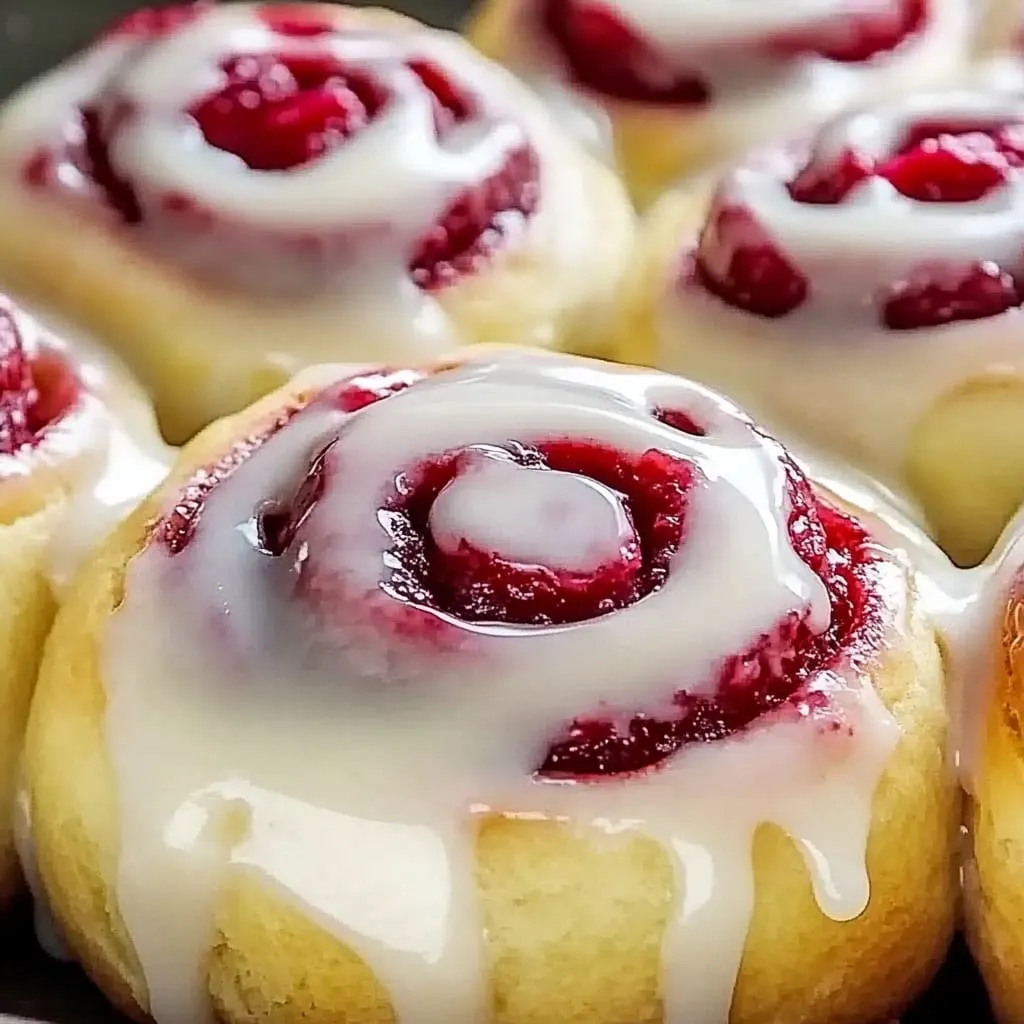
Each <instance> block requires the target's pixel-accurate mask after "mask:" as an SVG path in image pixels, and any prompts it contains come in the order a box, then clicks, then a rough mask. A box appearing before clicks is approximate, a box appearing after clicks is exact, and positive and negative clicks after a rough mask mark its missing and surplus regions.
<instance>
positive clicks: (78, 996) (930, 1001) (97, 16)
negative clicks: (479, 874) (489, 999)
mask: <svg viewBox="0 0 1024 1024" xmlns="http://www.w3.org/2000/svg"><path fill="white" fill-rule="evenodd" d="M353 2H356V3H358V0H353ZM385 2H386V0H381V3H382V4H383V3H385ZM676 2H684V0H676ZM769 2H784V0H769ZM139 6H155V7H159V6H165V4H162V3H153V4H144V2H142V0H0V97H2V96H4V95H6V94H7V93H8V92H10V91H11V90H12V89H14V88H16V87H17V86H18V85H20V84H21V83H22V82H24V81H26V80H27V79H29V78H31V77H32V76H34V75H37V74H39V73H40V72H43V71H45V70H47V68H49V67H51V66H52V65H53V64H55V63H57V62H58V61H59V60H61V59H62V58H64V57H66V56H67V55H69V54H70V53H72V52H73V51H74V50H75V49H76V48H77V47H79V46H81V45H82V44H83V43H85V42H86V41H87V40H88V39H89V38H90V37H91V36H92V35H93V34H94V33H95V32H96V31H98V30H99V29H100V28H102V27H103V26H104V24H105V23H106V22H107V21H109V20H111V19H112V18H115V17H117V16H118V15H121V14H126V13H128V12H129V11H131V10H134V9H135V8H137V7H139ZM387 6H390V7H393V8H396V9H398V10H401V11H404V12H406V13H408V14H412V15H414V16H416V17H419V18H420V19H422V20H425V21H429V22H430V23H431V24H434V25H438V26H442V27H454V26H455V25H456V24H457V23H458V21H459V20H460V18H461V17H462V16H463V14H464V13H465V11H466V10H467V7H468V0H420V2H419V3H417V2H416V0H391V2H390V3H388V4H387ZM30 917H31V915H30V914H29V912H28V910H27V908H22V909H21V910H19V912H18V913H17V914H15V919H14V921H12V922H9V923H8V924H7V925H6V926H5V928H4V929H2V930H0V1013H11V1014H20V1015H23V1016H25V1017H33V1018H38V1019H40V1020H46V1021H53V1022H57V1024H119V1022H120V1018H118V1017H116V1016H115V1015H114V1014H113V1013H112V1012H111V1011H110V1010H108V1009H106V1007H105V1005H104V1003H103V1000H102V999H101V998H100V997H99V996H98V995H97V994H96V993H95V992H94V991H93V990H92V989H91V988H90V987H89V986H88V985H87V984H86V983H85V982H84V980H83V979H82V978H81V976H80V975H79V973H78V971H77V970H76V969H74V968H70V967H65V966H57V965H55V964H53V963H52V962H50V961H48V960H47V959H46V958H45V957H44V956H42V954H40V953H39V951H38V950H37V948H36V946H35V942H34V940H33V938H32V928H31V920H30ZM968 1007H970V1008H971V1009H968ZM965 1014H966V1015H965ZM988 1020H989V1015H988V1010H987V1004H986V1001H985V997H984V993H983V991H982V989H981V987H980V985H979V983H978V980H977V977H976V974H975V972H974V970H973V968H972V967H971V965H970V962H969V960H968V958H967V956H966V954H965V953H964V952H963V950H962V948H960V947H959V946H958V947H957V949H956V950H954V953H953V955H952V957H951V959H950V965H949V967H948V968H947V970H946V971H945V972H944V973H943V975H942V977H941V978H940V979H939V981H938V982H937V984H936V986H935V988H934V990H933V991H932V992H931V993H930V994H929V996H928V998H927V999H926V1000H925V1001H924V1002H923V1003H922V1005H921V1006H920V1007H919V1008H918V1009H917V1010H916V1011H915V1012H914V1013H913V1014H911V1015H908V1016H907V1017H905V1018H904V1022H903V1024H933V1022H934V1024H947V1022H948V1024H987V1022H988ZM439 1024H441V1022H439ZM778 1024H788V1022H786V1021H779V1022H778Z"/></svg>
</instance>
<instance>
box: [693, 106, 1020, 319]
mask: <svg viewBox="0 0 1024 1024" xmlns="http://www.w3.org/2000/svg"><path fill="white" fill-rule="evenodd" d="M1022 166H1024V125H1021V124H1018V123H1011V124H1004V125H997V126H994V127H993V126H979V125H971V124H955V123H949V122H946V123H943V122H939V121H933V122H930V123H919V124H917V125H915V126H914V128H913V129H912V130H911V131H910V132H908V133H907V135H906V137H905V138H904V139H903V141H902V144H901V145H900V147H899V148H898V149H897V150H896V151H895V152H894V153H892V154H890V155H888V156H887V157H885V158H884V159H881V160H873V159H871V158H870V157H868V156H866V155H864V154H863V153H859V152H856V151H854V150H847V151H845V152H843V153H842V154H841V155H840V156H839V157H838V159H836V160H832V161H829V162H827V163H826V162H823V161H821V160H818V159H816V158H813V157H812V159H811V160H810V161H809V162H808V163H807V164H806V165H805V166H804V167H803V168H802V170H801V171H800V172H799V173H798V174H797V175H796V177H795V178H794V179H793V181H791V182H790V183H789V185H788V188H789V193H790V196H791V197H792V199H793V201H794V202H797V203H804V204H808V205H815V206H834V205H839V204H841V203H843V202H845V201H846V200H847V199H848V198H849V196H850V195H851V193H852V192H853V191H854V190H855V189H856V188H857V187H858V186H859V185H861V184H862V183H863V182H864V181H866V180H867V179H869V178H872V177H874V178H882V179H884V180H886V181H888V182H890V183H891V184H892V185H893V186H894V187H895V188H896V189H897V190H898V191H899V192H900V193H901V194H902V195H904V196H906V197H907V198H908V199H912V200H914V201H915V202H919V203H947V204H951V203H972V202H976V201H979V200H982V199H984V198H985V197H987V196H989V195H990V194H991V193H992V192H993V191H995V190H996V189H998V188H1000V187H1002V186H1004V185H1005V184H1006V183H1007V182H1008V181H1010V180H1011V178H1015V177H1016V176H1017V175H1018V174H1019V173H1020V168H1021V167H1022ZM968 215H969V214H968ZM1022 256H1024V254H1022ZM1022 271H1024V263H1019V264H1014V265H1013V266H1008V267H1007V266H1000V265H999V264H997V263H995V262H992V261H981V262H978V263H973V264H969V265H966V266H963V265H961V266H941V265H940V264H938V263H937V262H935V261H932V262H930V263H929V265H928V266H927V267H922V268H920V269H919V270H917V271H915V272H914V273H912V274H910V275H909V277H908V278H907V279H906V280H901V281H895V282H893V284H892V285H891V286H890V288H889V290H888V292H887V293H886V294H883V295H882V296H880V297H877V298H876V301H877V302H878V305H879V318H880V320H881V322H882V323H883V324H884V325H885V326H886V327H888V328H889V329H891V330H915V329H918V328H922V327H936V326H941V325H943V324H948V323H955V322H958V321H964V320H979V319H984V318H986V317H990V316H996V315H998V314H1000V313H1004V312H1006V311H1007V310H1009V309H1013V308H1015V307H1017V306H1019V305H1020V304H1021V302H1022V300H1024V292H1022V291H1021V285H1020V283H1019V282H1020V275H1021V273H1022ZM692 276H694V277H695V278H696V280H697V281H698V282H699V283H700V284H701V285H703V287H704V288H706V289H707V290H708V291H710V292H711V293H712V294H714V295H716V296H717V297H718V298H720V299H722V301H724V302H726V303H728V304H729V305H731V306H734V307H736V308H738V309H742V310H745V311H747V312H749V313H754V314H756V315H758V316H763V317H781V316H785V315H787V314H789V313H791V312H793V311H794V310H796V309H798V308H800V307H801V306H803V305H804V303H805V302H807V300H808V298H809V297H810V295H811V292H812V290H813V282H811V281H808V280H807V278H806V277H805V276H804V275H803V274H802V273H801V271H800V270H799V269H798V268H797V267H796V266H794V265H793V264H792V263H791V262H790V261H789V260H788V259H787V258H786V256H785V255H784V254H783V252H782V251H781V250H780V248H779V246H778V245H777V244H776V242H775V241H774V240H773V239H771V238H769V237H768V236H767V234H766V233H765V232H763V230H762V229H761V228H760V225H759V224H758V223H757V222H756V220H755V218H754V216H753V215H752V214H751V212H750V211H749V210H748V209H746V208H743V207H739V206H719V207H716V208H715V209H714V210H713V211H712V215H711V217H710V218H709V220H708V222H707V224H706V225H705V228H704V231H703V233H702V235H701V239H700V243H699V245H698V250H697V253H696V257H695V260H694V264H693V267H692Z"/></svg>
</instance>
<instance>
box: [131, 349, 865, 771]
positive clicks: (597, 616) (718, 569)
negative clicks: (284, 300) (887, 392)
mask: <svg viewBox="0 0 1024 1024" xmlns="http://www.w3.org/2000/svg"><path fill="white" fill-rule="evenodd" d="M239 522H244V523H247V524H248V525H247V526H244V527H242V528H239V527H238V526H237V524H238V523H239ZM231 524H235V525H234V526H233V527H231V531H232V535H231V537H230V538H229V539H228V540H227V542H226V543H227V546H226V547H225V546H223V545H224V544H225V537H224V534H223V531H224V530H225V529H228V527H229V526H231ZM734 531H735V532H737V534H738V533H739V532H740V531H742V533H743V535H742V536H739V535H735V536H730V533H731V532H734ZM243 537H244V540H242V539H241V538H243ZM231 545H234V548H233V549H232V553H231V554H230V556H229V555H228V554H226V553H225V552H227V550H228V547H230V546H231ZM148 550H149V552H150V555H149V557H150V558H152V559H154V560H155V562H156V563H157V564H158V566H159V570H158V571H159V572H160V573H166V574H168V577H167V578H168V580H178V581H180V582H181V584H182V585H184V586H188V587H189V592H190V593H195V594H198V595H199V598H198V600H199V603H202V602H208V607H207V612H208V613H210V618H211V621H212V620H213V619H216V620H217V623H218V624H217V626H216V630H217V642H218V643H221V644H223V643H224V642H226V641H227V642H229V644H230V646H231V649H232V652H233V653H232V657H234V658H241V659H243V660H244V659H246V658H251V657H259V654H258V653H257V651H256V650H254V648H258V647H259V646H260V644H261V643H262V642H263V640H262V639H261V638H263V637H265V636H267V635H274V636H280V628H281V623H282V622H285V621H286V622H287V623H288V624H289V625H287V627H285V628H286V630H288V631H290V630H292V629H295V628H299V627H298V626H297V625H296V624H297V622H301V623H304V625H303V626H302V627H301V629H302V630H303V631H305V630H309V631H311V635H312V636H314V637H316V638H318V639H317V641H316V643H317V644H319V645H323V649H324V650H325V651H327V652H329V653H327V654H324V655H323V656H324V657H325V658H326V659H327V664H328V668H327V671H328V673H329V674H330V675H331V676H332V677H333V678H335V679H336V680H337V681H338V685H343V686H353V687H355V691H354V692H356V691H361V689H362V688H363V687H368V688H370V689H371V690H379V689H380V688H381V687H384V688H385V689H393V688H394V687H396V686H397V687H399V689H400V690H401V689H404V688H406V687H412V688H413V691H414V692H418V687H419V686H421V685H423V682H422V678H421V677H424V676H427V677H431V676H436V677H437V679H440V680H444V682H441V683H438V684H437V685H440V686H443V687H444V688H445V689H448V688H450V687H451V686H452V685H456V684H453V683H452V679H460V678H462V676H463V674H464V673H468V674H469V675H468V678H470V679H474V678H475V679H476V682H475V683H473V684H471V685H473V686H474V687H479V686H485V687H486V686H495V687H503V686H511V685H514V682H513V681H514V680H515V679H516V678H517V677H518V675H519V674H520V673H522V672H523V671H525V670H527V669H526V666H529V665H532V666H533V668H532V669H529V671H532V672H537V671H543V672H545V673H551V687H549V688H547V689H548V690H550V691H551V692H550V693H546V696H545V699H544V702H543V703H544V705H545V706H544V707H541V708H530V707H524V708H522V709H517V714H522V715H523V716H524V717H525V718H526V719H529V720H530V729H531V731H535V732H536V733H537V734H538V735H539V736H540V738H541V739H540V746H539V748H538V749H537V750H536V752H535V753H534V754H531V755H530V756H531V757H533V758H534V763H533V765H532V769H533V771H534V772H535V773H536V775H537V777H538V778H547V779H564V778H573V779H588V778H590V779H593V778H600V777H607V776H621V775H624V774H628V773H636V772H640V771H644V770H646V769H649V768H652V767H654V766H656V765H659V764H661V763H663V762H664V761H665V760H666V759H667V758H669V757H671V756H672V755H673V754H674V753H675V752H677V751H679V750H680V749H681V748H683V747H684V746H686V745H687V744H694V743H705V742H711V741H714V740H717V739H721V738H723V737H726V736H729V735H731V734H733V733H736V732H739V731H741V730H743V729H745V728H747V727H748V726H750V725H751V724H752V723H754V722H755V721H756V720H758V719H759V718H761V717H762V716H764V715H766V714H769V713H775V714H784V715H785V714H794V715H800V716H810V717H813V718H820V719H821V721H822V723H823V725H822V727H823V728H826V729H833V728H843V725H842V721H841V715H840V714H838V712H836V709H834V708H832V707H831V706H830V701H829V697H828V694H827V686H825V685H823V684H822V680H823V679H825V678H826V677H827V676H828V672H829V670H830V669H831V668H836V667H838V666H841V665H845V664H850V663H851V661H852V662H856V661H857V660H858V659H859V658H863V657H865V656H867V655H869V654H870V653H871V652H872V651H873V650H875V649H876V647H877V644H878V642H879V635H880V628H881V624H882V621H883V618H884V616H883V608H882V603H881V600H880V598H879V596H878V588H877V586H876V584H875V581H874V574H875V572H876V569H877V566H878V561H879V557H880V556H879V555H878V553H877V549H876V548H875V547H874V546H873V545H872V543H871V542H870V539H869V537H868V535H867V534H866V532H865V531H864V529H863V528H862V527H861V526H860V525H859V524H857V523H856V522H855V521H854V520H852V519H850V518H849V517H848V516H846V515H844V514H842V513H841V512H839V511H837V510H836V509H835V508H833V507H831V506H830V505H828V504H826V503H825V502H823V501H822V500H820V499H819V498H818V497H817V496H816V495H815V493H814V492H813V490H812V488H811V486H810V485H809V483H808V482H807V480H806V479H805V478H804V477H803V475H802V474H801V472H800V471H799V470H798V469H797V468H796V466H795V465H794V464H793V462H792V461H791V460H790V459H789V458H788V456H787V455H786V454H785V453H784V452H783V451H782V450H781V449H780V448H779V447H778V446H777V445H776V444H775V442H773V441H771V440H770V439H768V438H767V437H766V436H764V435H763V434H761V433H760V432H759V431H758V430H757V428H755V427H754V426H753V425H752V424H751V423H750V422H749V421H748V420H747V419H746V418H745V417H743V416H742V414H740V413H739V412H738V411H737V410H736V409H735V408H734V407H732V406H731V405H729V404H728V403H727V402H725V401H724V400H722V399H720V398H718V397H717V396H716V395H714V394H712V393H710V392H707V391H705V390H704V389H701V388H699V387H697V386H696V385H691V384H688V383H686V382H683V381H679V380H677V379H676V378H672V377H668V376H665V375H662V374H656V373H653V372H652V373H649V374H639V373H637V374H630V373H627V372H624V371H619V370H611V369H606V368H603V367H600V366H599V365H598V364H590V363H585V362H582V361H574V360H568V359H561V358H554V357H537V356H531V355H519V354H512V355H509V354H502V355H500V356H498V357H491V358H490V359H489V358H487V357H477V358H476V359H470V360H467V361H465V362H464V363H462V364H460V365H457V366H454V367H446V368H444V369H440V370H436V371H434V372H430V373H419V372H414V371H407V370H404V371H390V370H381V371H379V372H373V373H363V374H361V375H360V376H358V377H353V378H349V379H345V380H342V381H341V382H339V383H336V384H331V385H329V386H328V387H326V388H324V389H322V390H317V391H316V392H314V393H313V395H312V396H311V397H309V396H307V398H306V399H305V400H304V401H303V402H300V403H297V404H295V405H289V406H287V407H285V408H284V409H283V410H282V411H280V412H279V413H278V414H276V415H275V416H273V417H272V418H271V419H270V420H268V421H266V422H265V423H264V425H263V426H262V427H260V428H258V429H256V430H255V431H254V432H253V433H252V434H251V435H249V436H247V437H246V438H244V439H241V440H240V441H239V442H238V443H237V444H236V445H235V446H234V447H233V448H232V449H231V450H229V451H228V452H227V453H225V455H224V456H223V457H222V458H221V459H220V460H219V461H218V462H216V463H215V464H213V465H211V466H208V467H206V468H204V469H203V470H201V471H200V472H199V473H198V474H197V475H196V476H195V477H194V478H193V480H191V481H190V482H189V483H188V484H187V485H186V487H185V488H184V489H183V491H182V492H181V493H180V494H179V495H178V496H177V497H176V499H175V500H174V501H173V502H172V504H171V507H170V508H169V510H168V511H167V512H166V514H165V515H164V516H163V518H162V519H161V520H160V521H159V522H158V523H157V524H156V526H155V528H154V533H153V535H152V540H151V543H150V545H149V549H148ZM214 563H215V564H216V565H217V566H218V567H219V568H218V570H217V571H218V572H220V571H224V572H227V573H229V574H230V578H227V577H210V576H209V575H208V573H209V565H210V564H214ZM253 594H262V595H263V597H261V598H260V599H259V601H260V606H261V609H263V611H261V612H259V614H258V615H257V619H258V620H259V621H255V620H254V619H253V609H252V607H251V605H252V601H253ZM225 611H226V612H227V613H228V614H227V616H226V617H225V616H224V612H225ZM264 614H265V615H266V616H269V618H268V619H266V620H264V619H263V618H262V617H261V616H263V615H264ZM233 620H234V621H240V622H245V623H248V625H247V626H246V627H245V629H244V630H243V631H242V633H244V635H242V633H239V634H237V635H228V636H225V634H224V632H223V630H224V628H227V629H228V633H229V634H231V627H230V623H231V621H233ZM225 623H227V624H228V625H227V627H225ZM417 680H419V681H417ZM436 681H437V680H435V682H436ZM467 685H470V684H467ZM563 686H564V689H565V692H564V693H562V692H560V688H561V687H563ZM481 699H482V698H481ZM577 701H580V702H582V703H581V704H579V705H577V706H573V705H574V703H575V702H577ZM526 703H527V704H528V703H529V702H526Z"/></svg>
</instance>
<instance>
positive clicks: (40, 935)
mask: <svg viewBox="0 0 1024 1024" xmlns="http://www.w3.org/2000/svg"><path fill="white" fill-rule="evenodd" d="M14 843H15V848H16V850H17V852H18V860H19V862H20V863H21V872H22V874H23V875H24V877H25V884H26V885H27V886H28V889H29V892H30V893H31V894H32V917H33V923H34V925H35V932H36V941H37V942H38V943H39V946H40V948H41V949H42V950H43V952H44V953H45V954H46V955H47V956H48V957H51V958H52V959H54V960H60V961H62V962H64V963H70V962H72V961H73V960H74V957H73V956H72V955H71V952H70V950H69V949H68V948H67V946H66V945H65V943H64V939H63V938H62V937H61V934H60V929H59V927H58V925H57V922H56V921H55V920H54V917H53V913H52V911H51V910H50V904H49V900H48V899H47V898H46V891H45V890H44V889H43V884H42V881H41V879H40V878H39V866H38V863H37V861H36V852H35V843H34V841H33V839H32V809H31V805H30V802H29V796H28V790H27V789H24V788H20V789H19V790H18V794H17V797H16V799H15V803H14Z"/></svg>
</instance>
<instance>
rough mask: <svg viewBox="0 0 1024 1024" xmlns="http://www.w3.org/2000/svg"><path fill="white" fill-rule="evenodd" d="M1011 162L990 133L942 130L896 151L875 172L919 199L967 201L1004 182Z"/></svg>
mask: <svg viewBox="0 0 1024 1024" xmlns="http://www.w3.org/2000/svg"><path fill="white" fill-rule="evenodd" d="M1011 166H1013V164H1011V162H1010V160H1009V159H1007V156H1006V155H1005V154H1004V152H1003V147H1001V146H1000V145H999V140H998V138H996V137H993V136H992V135H989V134H986V133H984V132H968V133H964V134H962V135H950V134H947V133H943V134H940V135H939V136H938V137H935V138H926V139H923V140H922V141H921V142H919V143H918V144H917V145H916V146H914V147H913V148H910V149H907V150H905V151H904V152H902V153H899V154H898V155H896V156H895V157H893V158H892V159H891V160H890V161H888V162H887V163H885V164H883V165H882V166H881V167H879V169H878V172H877V173H878V174H879V175H880V176H881V177H883V178H885V179H886V180H888V181H890V182H891V183H892V184H893V185H894V186H895V187H896V188H897V189H898V190H899V191H900V192H901V193H902V194H903V195H905V196H907V197H908V198H910V199H916V200H917V201H918V202H921V203H971V202H975V201H976V200H978V199H982V198H983V197H984V196H986V195H988V193H989V192H991V191H993V190H994V189H997V188H998V187H999V186H1000V185H1002V184H1004V183H1005V182H1006V180H1007V177H1008V171H1009V170H1010V168H1011Z"/></svg>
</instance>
